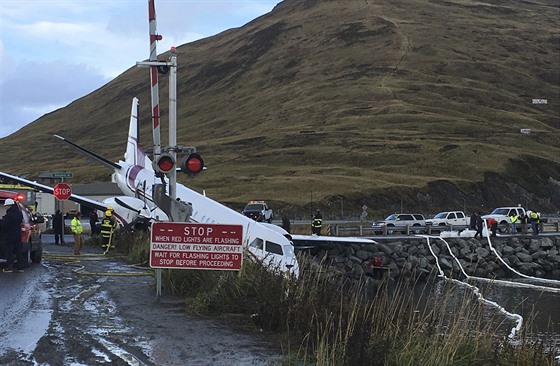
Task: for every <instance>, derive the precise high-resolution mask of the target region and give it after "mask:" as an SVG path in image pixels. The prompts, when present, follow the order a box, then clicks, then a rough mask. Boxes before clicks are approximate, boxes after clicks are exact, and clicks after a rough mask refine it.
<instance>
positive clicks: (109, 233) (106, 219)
mask: <svg viewBox="0 0 560 366" xmlns="http://www.w3.org/2000/svg"><path fill="white" fill-rule="evenodd" d="M116 227H117V220H115V217H114V216H113V212H112V210H107V211H105V216H103V219H101V237H102V238H103V244H102V245H101V246H102V247H103V248H106V249H105V251H108V250H109V248H111V242H112V241H113V233H114V231H115V229H116Z"/></svg>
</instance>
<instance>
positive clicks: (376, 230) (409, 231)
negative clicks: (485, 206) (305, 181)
mask: <svg viewBox="0 0 560 366" xmlns="http://www.w3.org/2000/svg"><path fill="white" fill-rule="evenodd" d="M539 225H540V228H539V231H540V232H544V231H548V232H550V231H555V232H560V223H558V222H553V223H545V222H541V223H540V224H539ZM468 227H469V226H468V225H437V226H432V225H420V226H418V225H417V226H412V225H404V226H389V227H388V226H384V225H383V226H365V225H359V226H354V227H350V226H340V225H338V224H337V225H334V228H333V227H332V225H331V230H330V233H331V235H335V236H339V235H341V236H342V235H343V234H344V233H348V232H353V233H355V232H358V233H359V235H360V236H365V235H391V234H394V233H399V234H404V235H414V234H428V235H430V234H433V233H440V232H442V231H453V230H458V231H461V230H464V229H467V228H468ZM546 228H552V230H545V229H546ZM517 229H518V230H521V225H519V224H518V225H517ZM530 229H531V225H530V224H527V230H528V231H530ZM498 230H500V232H505V233H509V232H511V225H498Z"/></svg>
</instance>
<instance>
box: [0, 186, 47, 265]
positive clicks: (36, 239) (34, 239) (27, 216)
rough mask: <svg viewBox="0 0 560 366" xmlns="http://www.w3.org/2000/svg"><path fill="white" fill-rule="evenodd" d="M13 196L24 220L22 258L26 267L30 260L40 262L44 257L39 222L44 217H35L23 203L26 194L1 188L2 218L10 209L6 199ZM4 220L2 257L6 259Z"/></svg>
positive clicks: (1, 245)
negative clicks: (5, 204)
mask: <svg viewBox="0 0 560 366" xmlns="http://www.w3.org/2000/svg"><path fill="white" fill-rule="evenodd" d="M8 198H11V199H13V200H14V201H15V202H16V206H17V207H18V209H19V210H20V212H21V214H22V216H23V220H22V222H21V243H20V244H21V248H20V250H21V253H22V256H21V257H22V258H23V259H24V260H25V262H26V263H24V264H23V266H24V267H27V266H29V262H30V261H31V262H33V263H40V262H41V259H42V257H43V243H42V242H41V230H40V228H39V226H38V224H41V223H42V222H41V221H42V220H44V218H43V217H42V216H39V217H34V216H33V215H32V214H31V211H30V210H29V209H28V208H27V206H26V205H25V204H24V203H23V202H25V195H24V194H22V193H18V192H12V191H5V190H0V219H2V218H3V217H4V215H6V211H7V210H8V207H7V206H4V203H5V202H6V199H8ZM1 226H2V221H0V259H4V260H5V259H6V253H5V247H6V246H5V238H4V237H3V234H2V233H3V230H1Z"/></svg>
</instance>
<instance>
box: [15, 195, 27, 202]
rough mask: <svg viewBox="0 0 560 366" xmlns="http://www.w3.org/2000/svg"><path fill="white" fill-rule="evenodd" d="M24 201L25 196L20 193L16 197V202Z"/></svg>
mask: <svg viewBox="0 0 560 366" xmlns="http://www.w3.org/2000/svg"><path fill="white" fill-rule="evenodd" d="M23 200H25V195H24V194H23V193H19V194H18V195H17V196H16V201H23Z"/></svg>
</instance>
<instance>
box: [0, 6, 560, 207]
mask: <svg viewBox="0 0 560 366" xmlns="http://www.w3.org/2000/svg"><path fill="white" fill-rule="evenodd" d="M559 6H560V5H559V3H558V1H547V0H542V1H517V0H508V1H502V0H490V1H463V0H448V1H446V0H433V1H420V0H396V1H395V0H375V1H373V0H371V1H370V0H351V1H326V0H322V1H320V0H307V1H306V0H285V1H283V2H282V3H280V4H279V5H278V6H277V7H276V8H275V9H274V10H273V11H272V12H271V13H269V14H267V15H265V16H262V17H260V18H258V19H256V20H254V21H252V22H251V23H249V24H247V25H245V26H244V27H241V28H238V29H232V30H229V31H226V32H223V33H221V34H219V35H217V36H214V37H210V38H207V39H204V40H201V41H198V42H194V43H190V44H186V45H183V46H181V47H179V48H178V62H179V69H178V79H179V81H178V94H179V96H178V135H179V136H178V141H179V143H180V144H183V145H194V146H197V148H198V149H199V151H200V152H201V154H202V155H203V157H204V158H205V161H206V163H207V165H208V166H209V170H208V171H206V172H204V173H203V174H201V175H200V176H199V177H196V178H195V179H187V178H181V180H182V182H183V183H187V184H189V185H190V186H191V187H193V188H195V189H197V190H202V189H205V190H206V193H207V194H208V195H209V196H211V197H213V198H215V199H217V200H220V201H226V202H228V203H230V204H231V205H234V206H235V205H241V204H242V203H244V202H245V201H247V200H248V199H252V198H264V199H267V200H269V201H271V202H273V203H275V206H276V207H277V208H278V207H286V208H288V207H289V208H290V209H291V210H299V209H304V208H305V210H308V209H309V208H310V205H311V201H313V202H314V203H313V205H314V206H315V205H319V206H320V207H324V208H328V207H331V206H332V205H335V204H337V203H336V202H338V201H340V199H341V198H340V197H343V199H344V201H345V206H346V207H347V210H348V211H351V210H354V211H357V212H359V211H360V209H359V207H361V206H362V205H363V204H366V205H367V206H368V207H370V210H369V211H370V213H378V214H380V215H383V214H385V213H388V212H390V211H395V210H397V209H400V208H399V206H400V205H401V200H402V202H403V205H404V207H405V209H410V210H415V211H424V212H433V211H437V210H438V209H440V208H441V209H445V208H448V209H451V208H456V207H459V208H460V207H463V205H466V206H467V207H468V208H470V209H475V208H479V207H481V206H482V205H484V207H489V206H495V205H503V204H516V203H522V204H528V205H530V206H532V207H534V208H539V209H543V210H548V211H553V210H558V208H559V207H560V184H559V182H558V181H560V67H559V65H560V31H559V29H560V7H559ZM159 21H160V22H165V19H160V20H159ZM164 36H165V35H164ZM166 57H167V54H164V55H162V56H161V57H160V59H165V58H166ZM167 91H168V85H167V78H166V77H163V78H162V79H160V100H161V101H162V108H163V111H162V118H163V121H164V127H165V126H166V125H167V98H168V96H167ZM149 93H150V90H149V74H148V71H147V70H146V69H139V68H135V67H132V68H131V69H129V70H128V71H127V72H125V73H123V74H122V75H120V76H119V77H118V78H116V79H115V80H113V81H111V82H110V83H108V84H107V85H105V86H104V87H102V88H100V89H99V90H97V91H95V92H93V93H91V94H90V95H87V96H85V97H83V98H81V99H79V100H76V101H75V102H73V103H72V104H70V105H69V106H67V107H66V108H63V109H60V110H58V111H55V112H53V113H50V114H48V115H45V116H43V117H42V118H40V119H38V120H37V121H35V122H34V123H32V124H30V125H29V126H27V127H26V128H24V129H22V130H20V131H18V132H17V133H15V134H13V135H12V136H10V137H9V138H5V139H2V140H1V144H0V169H2V170H4V171H8V172H12V173H18V174H23V173H28V174H30V175H31V176H33V175H37V174H38V173H39V172H41V171H46V170H51V169H68V170H70V171H73V172H74V175H75V177H76V179H75V181H78V180H79V181H99V180H107V179H108V177H109V174H110V172H109V171H108V170H106V168H104V167H102V166H99V165H96V164H91V165H86V164H85V161H86V160H85V159H81V158H78V157H77V155H76V153H74V152H73V151H72V150H70V149H69V148H67V147H66V146H62V145H61V144H60V143H58V142H57V141H55V139H53V138H52V137H50V134H52V133H57V134H60V135H62V136H64V137H66V138H68V139H70V140H72V141H74V142H76V143H78V144H81V145H83V146H86V147H88V148H90V149H92V150H94V151H97V152H98V153H100V154H101V155H104V156H107V157H108V158H110V159H114V160H118V159H119V158H122V154H123V152H124V149H125V142H126V134H127V128H128V117H129V112H130V102H131V100H132V98H133V97H134V96H138V97H139V98H140V101H141V104H142V110H141V117H140V119H141V122H142V123H143V126H142V129H141V134H142V137H143V145H145V146H148V145H150V143H151V125H150V118H149V110H150V106H149V103H150V94H149ZM532 98H546V99H547V100H548V104H546V105H542V104H541V105H535V104H532V103H531V99H532ZM521 128H529V129H531V133H530V134H529V135H525V134H521V133H520V129H521ZM162 137H163V139H164V141H166V140H167V131H165V130H164V131H163V134H162ZM24 146H26V147H24ZM31 147H32V148H31ZM22 154H27V155H30V156H32V159H31V162H30V163H29V164H26V165H23V164H21V163H19V162H18V160H17V158H18V157H20V156H22ZM459 204H460V206H458V205H459ZM306 206H307V207H306Z"/></svg>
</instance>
